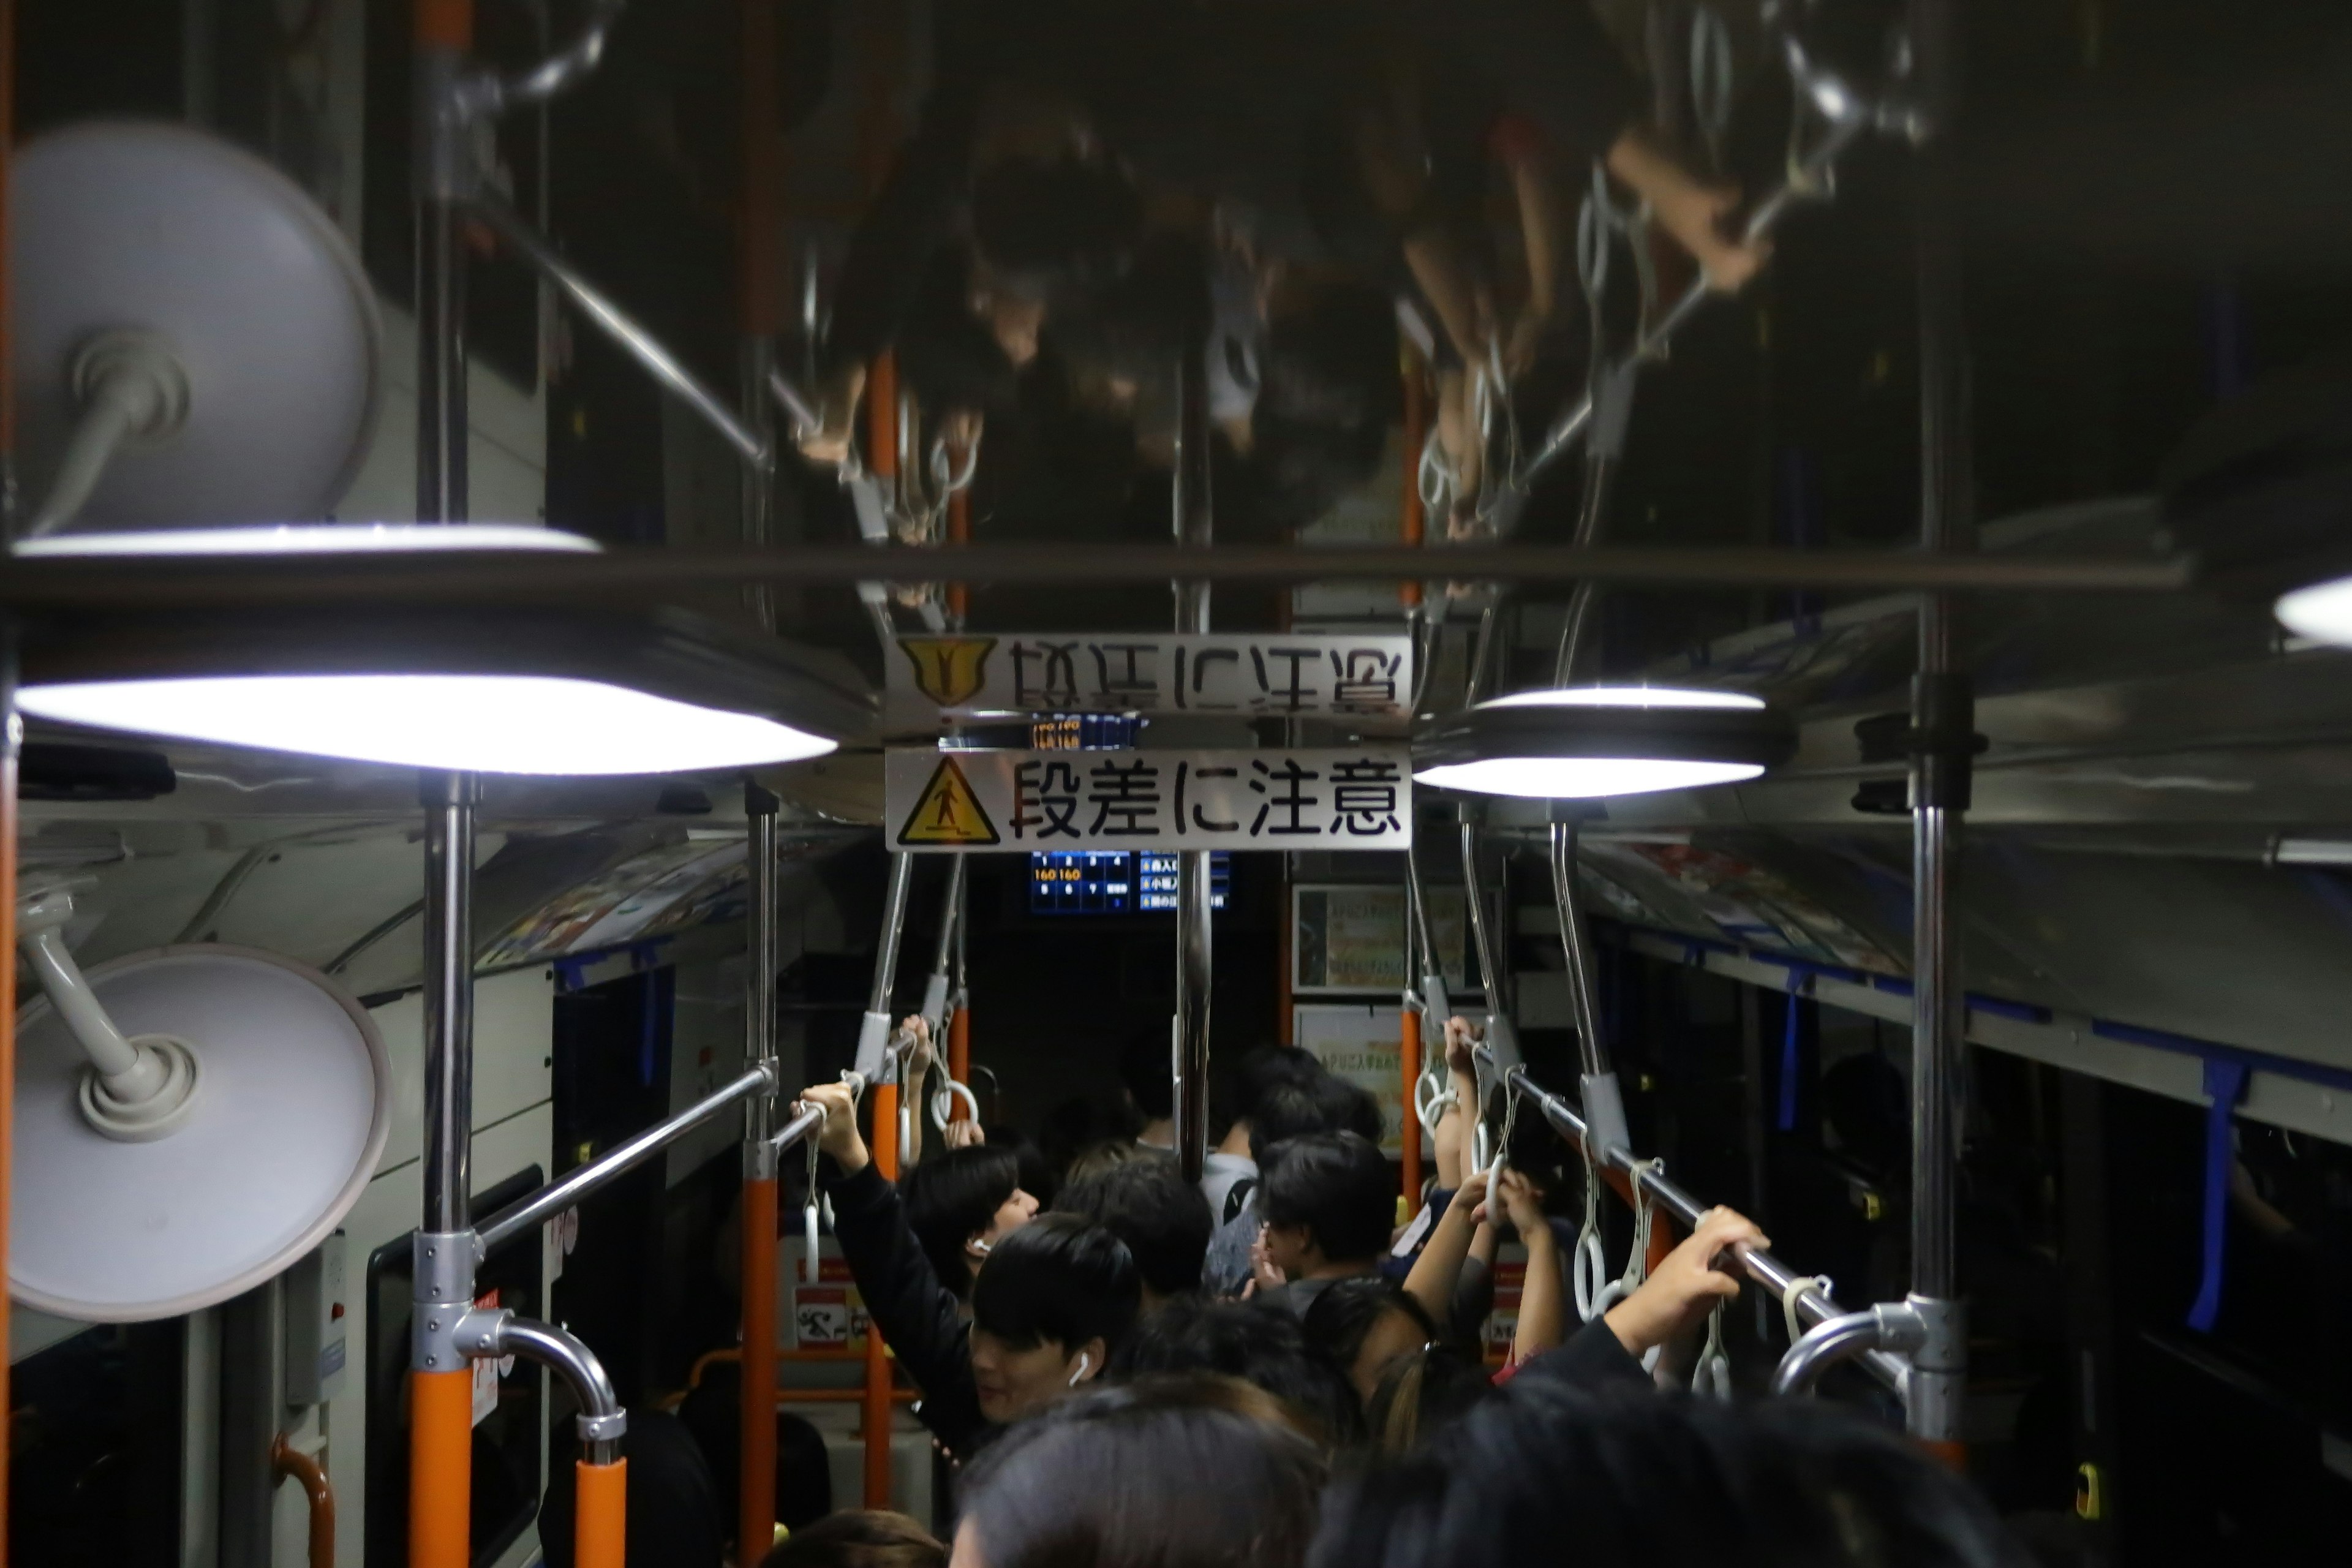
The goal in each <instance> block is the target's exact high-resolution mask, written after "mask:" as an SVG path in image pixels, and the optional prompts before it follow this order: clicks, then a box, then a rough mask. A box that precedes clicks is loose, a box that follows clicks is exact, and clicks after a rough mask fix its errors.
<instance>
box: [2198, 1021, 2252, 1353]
mask: <svg viewBox="0 0 2352 1568" xmlns="http://www.w3.org/2000/svg"><path fill="white" fill-rule="evenodd" d="M2247 1076H2248V1075H2247V1072H2246V1064H2245V1063H2243V1062H2242V1061H2238V1060H2236V1059H2235V1058H2230V1057H2208V1058H2205V1093H2206V1095H2207V1096H2208V1097H2209V1098H2210V1100H2212V1104H2211V1106H2210V1108H2209V1109H2208V1110H2206V1112H2205V1245H2204V1249H2203V1259H2204V1275H2203V1278H2202V1279H2200V1280H2199V1281H2198V1285H2197V1300H2196V1303H2195V1305H2193V1306H2191V1307H2190V1308H2189V1327H2190V1328H2192V1329H2194V1330H2196V1331H2198V1332H2199V1333H2200V1334H2210V1333H2211V1332H2212V1331H2213V1325H2214V1323H2215V1322H2216V1321H2219V1320H2220V1318H2221V1264H2222V1261H2223V1254H2224V1252H2225V1250H2226V1243H2227V1242H2228V1240H2229V1236H2230V1170H2231V1166H2232V1165H2233V1164H2234V1163H2236V1162H2237V1158H2238V1153H2237V1149H2236V1147H2235V1146H2234V1143H2233V1142H2232V1139H2231V1124H2230V1123H2231V1117H2232V1116H2234V1115H2235V1114H2236V1112H2237V1109H2238V1102H2239V1101H2240V1100H2243V1099H2244V1098H2245V1097H2246V1079H2247Z"/></svg>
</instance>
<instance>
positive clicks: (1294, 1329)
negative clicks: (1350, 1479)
mask: <svg viewBox="0 0 2352 1568" xmlns="http://www.w3.org/2000/svg"><path fill="white" fill-rule="evenodd" d="M1110 1364H1111V1376H1112V1377H1113V1378H1115V1379H1119V1380H1122V1381H1124V1380H1127V1379H1131V1378H1137V1377H1147V1376H1151V1375H1154V1374H1164V1373H1218V1374H1220V1375H1222V1376H1225V1377H1232V1378H1238V1379H1239V1380H1241V1381H1242V1382H1244V1383H1245V1384H1249V1385H1250V1386H1251V1387H1253V1388H1259V1389H1264V1390H1265V1392H1266V1393H1267V1394H1272V1395H1274V1396H1275V1397H1276V1398H1277V1399H1280V1400H1283V1401H1285V1402H1286V1403H1287V1404H1288V1405H1290V1406H1291V1407H1292V1408H1293V1409H1295V1410H1297V1412H1299V1413H1300V1414H1301V1415H1303V1416H1304V1417H1305V1418H1306V1422H1307V1425H1306V1427H1305V1429H1306V1430H1307V1433H1308V1435H1309V1436H1312V1437H1314V1438H1315V1439H1316V1441H1318V1442H1319V1443H1321V1444H1323V1445H1324V1446H1325V1447H1346V1446H1347V1445H1349V1444H1351V1443H1353V1442H1355V1441H1356V1439H1357V1437H1358V1436H1359V1435H1360V1433H1361V1431H1362V1429H1363V1424H1362V1419H1361V1417H1360V1415H1359V1413H1358V1411H1357V1409H1356V1405H1355V1401H1354V1399H1353V1398H1352V1397H1350V1395H1349V1392H1348V1387H1347V1384H1346V1382H1345V1380H1344V1379H1342V1378H1341V1377H1340V1375H1339V1373H1338V1372H1337V1371H1336V1370H1334V1369H1333V1368H1332V1367H1331V1366H1330V1365H1328V1363H1325V1362H1323V1361H1321V1360H1319V1359H1318V1358H1317V1357H1316V1356H1314V1355H1312V1354H1310V1353H1309V1352H1308V1351H1307V1340H1306V1336H1305V1334H1304V1333H1303V1332H1302V1331H1301V1330H1300V1327H1299V1321H1298V1319H1297V1316H1296V1315H1295V1314H1293V1313H1290V1312H1287V1311H1285V1310H1282V1309H1280V1308H1278V1307H1271V1306H1267V1305H1265V1303H1263V1302H1258V1301H1217V1300H1209V1299H1208V1298H1206V1297H1202V1296H1180V1297H1178V1298H1176V1299H1174V1300H1171V1301H1169V1302H1168V1303H1167V1304H1166V1305H1165V1306H1163V1307H1161V1308H1160V1310H1158V1311H1156V1312H1151V1313H1149V1314H1147V1315H1146V1316H1145V1317H1144V1318H1143V1319H1142V1320H1141V1321H1139V1322H1138V1323H1137V1324H1136V1325H1135V1332H1134V1333H1132V1334H1130V1335H1129V1336H1128V1340H1127V1342H1126V1343H1125V1344H1123V1345H1121V1346H1119V1348H1118V1353H1117V1354H1116V1355H1114V1356H1112V1357H1111V1363H1110Z"/></svg>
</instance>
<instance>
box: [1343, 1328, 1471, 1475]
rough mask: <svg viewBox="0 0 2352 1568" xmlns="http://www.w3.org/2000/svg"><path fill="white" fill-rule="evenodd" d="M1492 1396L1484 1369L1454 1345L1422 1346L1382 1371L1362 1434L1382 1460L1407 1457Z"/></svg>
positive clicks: (1367, 1410) (1368, 1407)
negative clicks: (1387, 1455) (1380, 1454)
mask: <svg viewBox="0 0 2352 1568" xmlns="http://www.w3.org/2000/svg"><path fill="white" fill-rule="evenodd" d="M1494 1392H1495V1385H1494V1383H1493V1382H1492V1380H1491V1374H1490V1373H1488V1372H1487V1370H1486V1366H1485V1364H1484V1363H1481V1362H1479V1361H1477V1360H1476V1359H1475V1357H1473V1356H1472V1355H1470V1354H1469V1353H1467V1352H1464V1351H1462V1350H1458V1349H1456V1348H1455V1347H1454V1346H1453V1345H1449V1344H1444V1343H1436V1344H1427V1345H1423V1346H1422V1347H1421V1348H1420V1349H1419V1350H1417V1351H1411V1352H1407V1353H1405V1354H1403V1355H1401V1356H1398V1357H1397V1358H1395V1359H1394V1360H1393V1361H1391V1362H1390V1363H1388V1364H1387V1365H1386V1366H1384V1367H1382V1368H1381V1373H1380V1378H1379V1381H1378V1383H1377V1384H1376V1385H1375V1386H1374V1388H1373V1391H1372V1396H1371V1398H1370V1399H1369V1400H1367V1401H1365V1403H1364V1430H1365V1432H1366V1434H1367V1435H1368V1436H1370V1439H1371V1444H1372V1447H1375V1448H1377V1449H1378V1450H1380V1451H1381V1453H1383V1454H1410V1453H1413V1452H1415V1451H1416V1450H1418V1449H1419V1448H1420V1447H1421V1446H1422V1445H1423V1443H1425V1442H1427V1441H1429V1440H1430V1439H1431V1438H1433V1437H1434V1436H1436V1435H1437V1434H1438V1433H1440V1432H1442V1431H1444V1429H1445V1428H1446V1427H1448V1426H1452V1425H1453V1424H1454V1422H1455V1421H1457V1420H1459V1419H1461V1418H1462V1417H1463V1416H1465V1415H1468V1414H1469V1413H1470V1412H1471V1411H1472V1410H1473V1409H1475V1408H1476V1407H1477V1405H1479V1404H1480V1403H1481V1402H1483V1401H1484V1400H1485V1399H1486V1396H1487V1395H1488V1394H1492V1393H1494Z"/></svg>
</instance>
